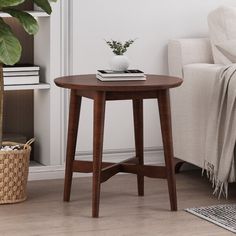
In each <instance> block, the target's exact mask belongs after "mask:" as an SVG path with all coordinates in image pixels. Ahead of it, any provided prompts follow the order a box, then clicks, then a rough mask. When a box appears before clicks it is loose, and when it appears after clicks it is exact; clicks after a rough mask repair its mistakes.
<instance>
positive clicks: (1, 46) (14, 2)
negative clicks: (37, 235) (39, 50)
mask: <svg viewBox="0 0 236 236" xmlns="http://www.w3.org/2000/svg"><path fill="white" fill-rule="evenodd" d="M28 1H31V2H32V3H35V4H36V5H38V7H40V8H41V9H42V10H43V11H45V12H46V13H47V14H51V12H52V9H51V5H50V1H53V2H56V0H50V1H49V0H44V1H42V0H28ZM24 2H25V0H7V1H6V0H5V1H0V11H1V12H4V13H7V14H9V15H10V16H12V17H14V18H16V19H17V20H18V21H19V23H20V25H22V27H23V28H24V30H25V31H26V33H28V34H30V35H34V34H36V33H37V32H38V29H39V26H38V23H37V21H36V19H35V18H34V17H33V16H32V15H30V14H29V13H27V12H26V11H23V10H18V9H16V8H15V7H16V6H19V5H21V4H22V3H24ZM21 52H22V48H21V44H20V41H19V40H18V38H17V37H16V36H15V34H14V32H13V31H12V29H11V27H10V25H8V23H7V22H5V21H4V20H3V18H0V148H1V149H2V147H4V146H5V145H6V144H5V143H4V144H3V143H2V136H3V135H2V133H3V127H2V125H3V90H4V82H3V64H5V65H14V64H16V63H17V62H18V61H19V60H20V57H21ZM14 146H15V144H14ZM19 147H20V149H19V150H18V149H17V150H11V149H10V150H9V151H6V150H0V160H1V159H2V160H1V161H2V162H1V164H2V165H0V168H4V166H5V164H6V163H7V162H8V161H9V160H10V159H13V161H16V162H17V163H15V162H14V163H9V167H10V166H11V168H9V169H8V176H12V177H13V178H14V177H15V176H14V173H15V171H16V170H17V173H19V175H22V173H23V171H19V172H18V169H20V168H21V166H22V165H23V162H24V161H23V159H24V160H25V162H27V163H28V164H27V166H28V165H29V156H30V150H31V149H30V147H29V145H28V146H27V145H26V146H24V145H19ZM23 156H25V157H24V158H23ZM15 159H17V160H15ZM12 165H13V166H14V167H12ZM27 168H28V167H27ZM26 172H27V171H26ZM26 172H24V173H26ZM4 173H5V169H0V174H1V175H4ZM27 176H28V172H27V174H25V180H23V182H24V181H26V182H24V183H25V186H26V183H27ZM0 179H2V178H0ZM23 185H24V184H23ZM16 187H17V185H16V183H15V182H11V184H9V186H8V188H5V186H4V185H2V183H1V185H0V198H1V196H6V195H11V196H12V198H11V200H12V201H9V203H13V202H18V201H22V200H24V199H25V198H26V196H24V197H20V196H19V197H16V196H13V195H14V194H13V195H12V193H13V192H14V191H15V188H16ZM5 189H6V190H5ZM1 194H2V195H1ZM4 199H5V197H4ZM17 199H18V200H17ZM0 202H1V199H0ZM6 203H7V202H6Z"/></svg>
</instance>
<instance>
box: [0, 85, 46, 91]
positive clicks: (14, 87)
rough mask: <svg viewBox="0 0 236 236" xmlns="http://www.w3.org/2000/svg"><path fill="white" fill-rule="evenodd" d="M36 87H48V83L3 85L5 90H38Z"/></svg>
mask: <svg viewBox="0 0 236 236" xmlns="http://www.w3.org/2000/svg"><path fill="white" fill-rule="evenodd" d="M38 89H50V84H46V83H39V84H23V85H6V86H4V90H5V91H12V90H38Z"/></svg>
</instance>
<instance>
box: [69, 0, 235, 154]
mask: <svg viewBox="0 0 236 236" xmlns="http://www.w3.org/2000/svg"><path fill="white" fill-rule="evenodd" d="M224 2H227V3H234V2H235V0H231V1H230V0H228V1H225V0H224V1H223V0H178V1H176V0H116V1H115V0H71V11H72V17H71V20H72V22H71V27H72V28H71V32H72V33H71V35H72V39H71V43H72V47H71V58H70V59H71V61H70V62H71V71H70V72H71V73H73V74H83V73H95V72H96V70H97V69H99V68H100V69H101V68H109V60H110V58H111V57H112V52H111V50H110V49H109V48H108V46H106V44H105V42H104V40H103V39H119V40H127V39H134V38H138V40H137V41H136V42H135V43H134V44H133V45H132V46H131V47H130V49H129V50H128V53H127V56H128V57H129V59H130V62H131V66H130V67H131V68H139V69H142V70H144V71H145V72H146V73H161V74H166V73H167V43H168V40H169V39H172V38H180V37H182V38H183V37H205V36H207V21H206V17H207V14H208V12H209V11H210V10H212V9H214V8H215V7H216V6H218V5H220V4H222V3H224ZM144 113H145V146H146V147H161V146H162V141H161V138H160V137H161V136H160V131H159V119H158V112H157V103H156V101H148V102H145V109H144ZM173 119H174V117H173ZM79 132H80V135H79V140H78V149H79V151H90V150H91V149H92V102H91V101H89V100H87V99H85V100H84V103H83V105H82V113H81V122H80V130H79ZM133 146H134V142H133V121H132V110H131V103H130V102H129V101H125V102H113V104H111V102H109V103H108V104H107V113H106V125H105V140H104V148H105V149H112V150H113V149H123V148H124V149H127V148H133Z"/></svg>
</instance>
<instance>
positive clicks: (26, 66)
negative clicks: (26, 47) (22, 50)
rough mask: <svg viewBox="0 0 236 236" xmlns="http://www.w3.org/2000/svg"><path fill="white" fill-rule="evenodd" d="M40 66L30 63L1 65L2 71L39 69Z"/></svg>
mask: <svg viewBox="0 0 236 236" xmlns="http://www.w3.org/2000/svg"><path fill="white" fill-rule="evenodd" d="M39 69H40V67H39V66H36V65H30V64H19V65H15V66H3V72H9V71H15V72H16V71H39Z"/></svg>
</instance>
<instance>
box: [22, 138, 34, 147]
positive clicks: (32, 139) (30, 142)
mask: <svg viewBox="0 0 236 236" xmlns="http://www.w3.org/2000/svg"><path fill="white" fill-rule="evenodd" d="M34 141H35V138H31V139H30V140H28V141H27V142H26V143H25V145H24V149H27V147H28V146H30V145H31V144H32V143H33V142H34Z"/></svg>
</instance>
